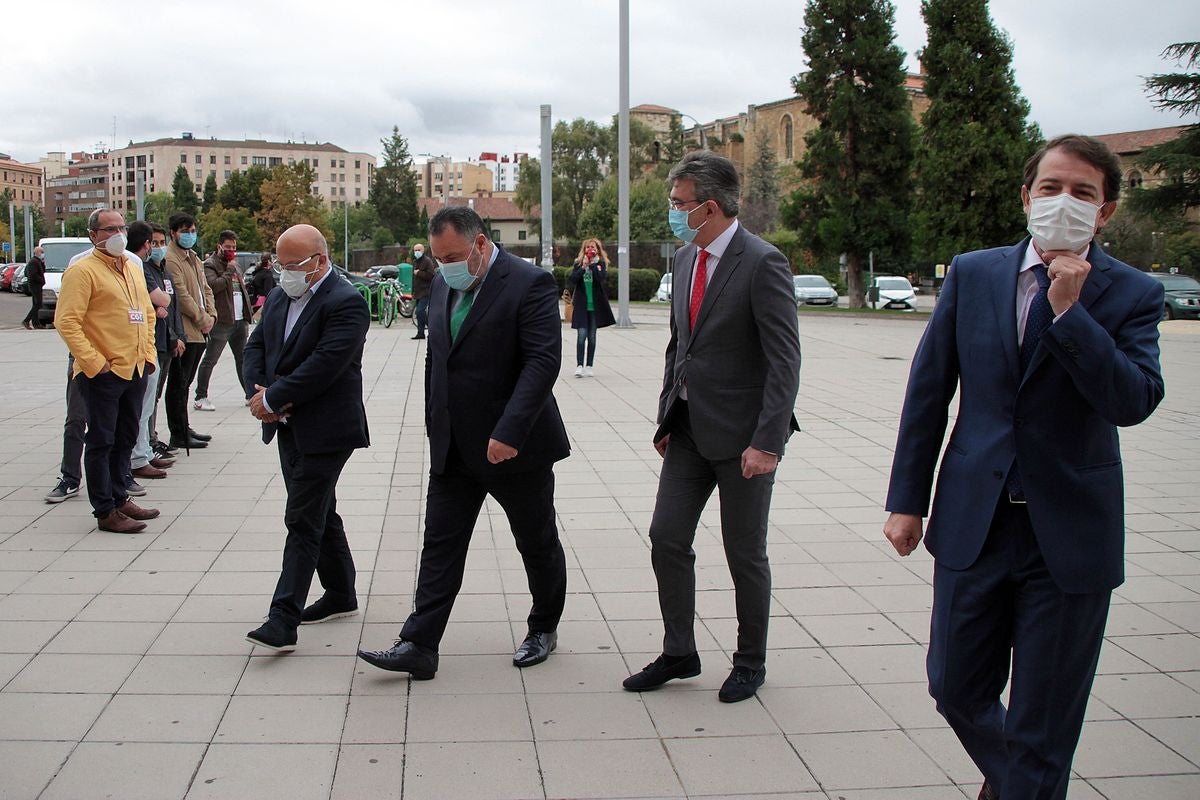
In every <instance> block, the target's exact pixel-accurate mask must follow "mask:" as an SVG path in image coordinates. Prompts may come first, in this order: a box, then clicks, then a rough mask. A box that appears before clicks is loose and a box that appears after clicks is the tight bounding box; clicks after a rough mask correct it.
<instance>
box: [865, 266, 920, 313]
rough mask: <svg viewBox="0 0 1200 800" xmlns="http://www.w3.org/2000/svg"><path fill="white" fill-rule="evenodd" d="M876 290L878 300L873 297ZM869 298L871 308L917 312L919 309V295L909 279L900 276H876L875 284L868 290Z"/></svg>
mask: <svg viewBox="0 0 1200 800" xmlns="http://www.w3.org/2000/svg"><path fill="white" fill-rule="evenodd" d="M875 289H877V290H878V293H879V297H878V299H875V298H872V296H871V295H872V290H875ZM867 298H868V300H869V301H870V303H871V308H876V307H882V308H890V309H899V310H902V311H915V310H916V308H917V295H916V293H915V292H914V291H913V287H912V284H911V283H909V282H908V278H903V277H901V276H899V275H876V276H875V283H873V284H872V285H871V286H870V287H869V288H868V289H867Z"/></svg>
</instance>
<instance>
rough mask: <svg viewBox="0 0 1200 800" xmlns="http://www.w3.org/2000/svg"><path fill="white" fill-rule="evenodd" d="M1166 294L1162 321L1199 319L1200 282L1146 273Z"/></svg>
mask: <svg viewBox="0 0 1200 800" xmlns="http://www.w3.org/2000/svg"><path fill="white" fill-rule="evenodd" d="M1148 274H1149V275H1150V277H1151V278H1154V279H1155V280H1157V281H1159V282H1160V283H1162V285H1163V290H1164V291H1165V292H1166V299H1165V301H1164V302H1163V319H1200V281H1197V280H1196V279H1195V278H1191V277H1188V276H1187V275H1173V274H1171V273H1169V272H1151V273H1148Z"/></svg>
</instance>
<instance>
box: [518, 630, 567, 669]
mask: <svg viewBox="0 0 1200 800" xmlns="http://www.w3.org/2000/svg"><path fill="white" fill-rule="evenodd" d="M556 647H558V633H557V632H556V631H550V632H549V633H535V632H534V631H530V632H529V633H528V634H527V635H526V636H525V641H523V642H521V646H520V647H518V648H517V652H515V653H513V666H514V667H532V666H533V665H534V664H540V663H542V662H543V661H545V660H546V659H547V658H549V657H550V654H551V653H553V652H554V649H555V648H556Z"/></svg>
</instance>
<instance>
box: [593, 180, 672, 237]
mask: <svg viewBox="0 0 1200 800" xmlns="http://www.w3.org/2000/svg"><path fill="white" fill-rule="evenodd" d="M617 189H618V187H617V177H616V176H615V175H610V176H609V177H608V179H607V180H605V181H604V183H602V184H600V188H599V189H597V190H596V194H595V196H593V197H592V201H591V202H590V203H588V204H587V207H586V208H584V209H583V213H582V214H580V215H579V238H584V237H595V238H597V239H602V240H604V241H609V242H611V241H615V240H616V238H617V222H618V213H619V210H618V207H617V200H618V197H617ZM666 207H667V186H666V184H665V183H664V182H663V181H661V180H658V179H656V178H646V179H641V180H635V181H632V182H630V184H629V238H630V240H631V241H635V242H666V241H670V240H672V239H673V238H674V237H673V236H672V235H671V227H670V226H669V225H668V224H667V212H666V211H665V210H664V209H666Z"/></svg>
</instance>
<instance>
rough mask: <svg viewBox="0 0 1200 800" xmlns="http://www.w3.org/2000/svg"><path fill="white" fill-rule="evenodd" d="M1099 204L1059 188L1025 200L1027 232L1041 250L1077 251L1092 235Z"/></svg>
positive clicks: (1094, 229)
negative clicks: (1057, 191) (1051, 192)
mask: <svg viewBox="0 0 1200 800" xmlns="http://www.w3.org/2000/svg"><path fill="white" fill-rule="evenodd" d="M1099 215H1100V206H1097V205H1094V204H1092V203H1089V202H1087V201H1086V200H1080V199H1078V198H1075V197H1072V196H1071V195H1069V194H1067V193H1066V192H1063V193H1062V194H1056V195H1054V196H1053V197H1035V198H1033V199H1032V200H1030V201H1029V234H1030V236H1032V237H1033V243H1034V244H1036V245H1037V246H1038V248H1039V249H1040V250H1041V251H1042V252H1046V251H1048V250H1069V251H1070V252H1072V253H1078V252H1079V251H1080V250H1082V249H1083V248H1084V247H1087V245H1088V243H1089V242H1091V241H1092V237H1093V236H1095V235H1096V219H1097V217H1098V216H1099Z"/></svg>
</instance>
